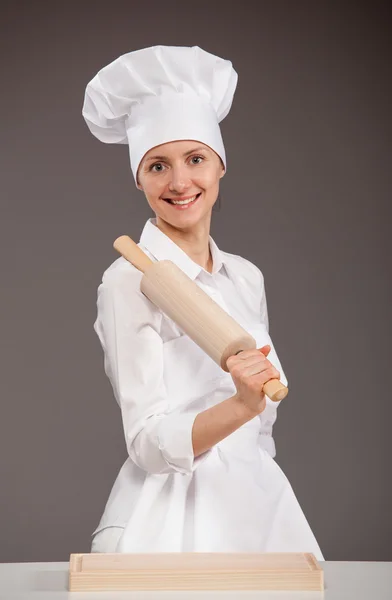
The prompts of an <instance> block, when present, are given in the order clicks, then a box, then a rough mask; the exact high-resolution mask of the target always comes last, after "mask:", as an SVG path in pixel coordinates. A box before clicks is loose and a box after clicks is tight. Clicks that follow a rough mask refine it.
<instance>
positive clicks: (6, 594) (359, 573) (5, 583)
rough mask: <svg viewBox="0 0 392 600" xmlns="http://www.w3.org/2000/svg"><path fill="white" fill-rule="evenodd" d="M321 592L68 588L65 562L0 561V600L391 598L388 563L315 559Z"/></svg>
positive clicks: (391, 566) (391, 573)
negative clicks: (320, 575) (319, 569)
mask: <svg viewBox="0 0 392 600" xmlns="http://www.w3.org/2000/svg"><path fill="white" fill-rule="evenodd" d="M319 562H320V566H321V567H322V569H323V571H324V584H325V590H324V592H275V591H274V592H267V591H260V592H257V591H249V592H245V591H238V590H235V591H230V592H226V591H219V592H216V591H215V592H212V591H211V592H200V591H197V592H196V591H195V592H183V591H177V592H172V591H165V592H68V591H67V586H68V568H69V563H68V562H53V563H3V564H0V599H1V600H66V599H68V600H125V598H126V599H127V600H136V599H137V600H226V599H229V598H230V599H231V600H233V599H234V598H235V599H237V598H238V599H240V600H255V599H256V598H259V599H260V600H324V599H325V600H343V599H344V600H392V562H343V561H325V562H324V561H319Z"/></svg>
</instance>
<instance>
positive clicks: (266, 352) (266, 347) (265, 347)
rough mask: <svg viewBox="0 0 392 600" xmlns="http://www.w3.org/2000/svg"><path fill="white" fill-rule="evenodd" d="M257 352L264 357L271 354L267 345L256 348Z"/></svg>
mask: <svg viewBox="0 0 392 600" xmlns="http://www.w3.org/2000/svg"><path fill="white" fill-rule="evenodd" d="M257 350H259V351H260V352H261V353H262V354H264V356H268V354H269V353H270V352H271V346H270V345H269V344H267V345H266V346H262V348H257Z"/></svg>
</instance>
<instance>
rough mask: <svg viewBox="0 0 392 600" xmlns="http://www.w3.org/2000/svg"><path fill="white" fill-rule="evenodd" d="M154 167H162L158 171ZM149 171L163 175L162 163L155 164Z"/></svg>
mask: <svg viewBox="0 0 392 600" xmlns="http://www.w3.org/2000/svg"><path fill="white" fill-rule="evenodd" d="M154 167H161V168H160V169H157V170H156V169H155V168H154ZM149 171H154V173H161V172H162V171H163V164H162V163H154V164H153V165H151V167H150V168H149Z"/></svg>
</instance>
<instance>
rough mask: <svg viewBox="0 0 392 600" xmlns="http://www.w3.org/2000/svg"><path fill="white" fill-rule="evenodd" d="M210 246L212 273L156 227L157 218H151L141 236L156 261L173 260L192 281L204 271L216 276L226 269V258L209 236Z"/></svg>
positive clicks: (143, 243)
mask: <svg viewBox="0 0 392 600" xmlns="http://www.w3.org/2000/svg"><path fill="white" fill-rule="evenodd" d="M208 239H209V245H210V250H211V255H212V261H213V266H212V273H209V272H208V271H206V270H205V269H204V268H203V267H201V266H200V265H198V264H197V263H195V262H194V261H193V260H192V259H191V258H190V257H189V256H188V255H187V253H186V252H184V250H182V248H180V246H177V244H176V243H175V242H173V240H171V239H170V238H169V237H168V236H167V235H166V234H165V233H163V231H161V230H160V229H159V228H158V227H157V225H156V217H151V218H149V219H148V220H147V222H146V224H145V225H144V228H143V231H142V234H141V236H140V244H141V245H142V246H144V247H145V248H146V249H147V250H148V251H149V252H150V253H151V254H152V255H153V257H154V258H156V260H171V261H172V262H173V263H174V264H176V265H177V267H179V268H180V269H181V271H183V272H184V273H185V274H186V275H188V277H189V278H190V279H192V280H194V279H196V277H197V276H198V275H199V274H200V272H201V271H204V272H205V273H207V274H208V275H214V274H215V273H217V272H218V271H220V270H221V269H222V267H223V269H224V268H225V263H226V258H225V256H224V255H223V253H222V252H221V250H219V248H218V246H217V245H216V243H215V242H214V240H213V239H212V237H211V236H210V235H209V236H208Z"/></svg>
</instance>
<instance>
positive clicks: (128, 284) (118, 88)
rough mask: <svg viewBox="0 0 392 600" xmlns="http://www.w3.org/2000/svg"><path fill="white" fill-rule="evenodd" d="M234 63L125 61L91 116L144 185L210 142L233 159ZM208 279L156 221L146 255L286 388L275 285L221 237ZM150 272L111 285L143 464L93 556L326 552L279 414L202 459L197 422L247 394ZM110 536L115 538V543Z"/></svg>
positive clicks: (134, 55) (109, 363)
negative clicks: (273, 330)
mask: <svg viewBox="0 0 392 600" xmlns="http://www.w3.org/2000/svg"><path fill="white" fill-rule="evenodd" d="M237 79H238V77H237V73H236V72H235V70H234V69H233V66H232V64H231V62H230V61H228V60H224V59H222V58H219V57H217V56H214V55H212V54H210V53H208V52H205V51H204V50H202V49H201V48H199V47H197V46H195V47H192V48H188V47H176V46H153V47H151V48H145V49H142V50H138V51H135V52H130V53H128V54H125V55H123V56H121V57H119V58H118V59H116V60H115V61H113V62H112V63H110V64H109V65H107V66H106V67H104V68H103V69H101V70H100V71H99V72H98V74H97V75H96V76H95V77H94V78H93V79H92V80H91V81H90V83H89V84H88V85H87V88H86V93H85V100H84V105H83V116H84V118H85V120H86V123H87V125H88V127H89V129H90V131H91V132H92V133H93V134H94V135H95V136H96V137H97V138H98V139H100V140H101V141H103V142H106V143H124V144H128V145H129V154H130V162H131V168H132V172H133V175H134V179H135V182H136V179H137V170H138V167H139V164H140V162H141V160H142V158H143V156H144V154H145V153H146V152H147V151H148V150H150V149H151V148H153V147H155V146H157V145H160V144H163V143H166V142H169V141H175V140H195V141H196V140H197V141H200V142H202V143H204V144H206V145H208V146H210V147H211V148H212V149H213V150H214V151H215V152H216V153H217V154H218V156H220V158H221V159H222V162H223V165H224V167H225V168H226V155H225V148H224V145H223V140H222V136H221V132H220V128H219V122H220V121H222V119H224V118H225V116H226V115H227V114H228V112H229V110H230V107H231V103H232V100H233V95H234V91H235V88H236V85H237ZM209 244H210V250H211V255H212V259H213V271H212V273H208V272H207V271H206V270H204V269H203V268H202V267H201V266H199V265H198V264H196V263H195V262H194V261H192V260H191V258H189V256H188V255H187V254H186V253H185V252H184V251H183V250H182V249H181V248H180V247H179V246H177V245H176V244H175V243H174V242H173V241H172V240H171V239H170V238H169V237H168V236H166V235H165V234H164V233H163V232H162V231H161V230H160V229H159V228H158V227H157V226H156V220H155V218H151V219H149V220H148V221H147V223H146V224H145V227H144V229H143V232H142V235H141V238H140V242H139V245H140V247H141V248H142V249H143V250H144V251H145V252H146V253H147V254H148V255H149V256H150V257H151V258H152V259H155V260H163V259H169V260H171V261H173V262H174V263H175V264H176V265H177V266H178V267H179V268H180V269H181V270H182V271H184V273H186V274H187V275H188V276H189V277H190V278H191V279H192V280H193V281H194V282H195V283H196V284H197V285H199V286H200V287H201V288H202V289H204V291H205V292H206V293H207V294H209V295H210V296H211V297H212V298H213V299H214V300H215V301H216V302H217V303H218V304H220V305H221V306H222V308H223V309H224V310H226V311H227V312H228V313H229V314H230V315H231V316H232V317H234V318H235V319H236V320H237V321H238V322H239V323H240V325H242V327H244V329H246V330H247V331H249V333H250V334H251V335H253V337H254V338H255V339H256V342H257V347H259V348H260V347H262V346H263V345H265V344H267V343H268V344H270V345H271V348H272V350H271V352H270V354H269V355H268V359H269V360H270V361H271V362H272V363H273V364H274V365H275V366H276V367H277V369H278V370H279V372H280V374H281V380H282V382H283V383H285V384H286V385H287V379H286V376H285V374H284V372H283V370H282V367H281V365H280V362H279V359H278V357H277V355H276V352H275V349H274V346H273V344H272V341H271V338H270V337H269V333H268V316H267V304H266V298H265V289H264V281H263V276H262V273H261V271H260V269H259V268H258V267H256V266H255V265H254V264H252V263H251V262H250V261H248V260H247V259H245V258H242V257H240V256H236V255H233V254H230V253H228V252H223V251H220V250H219V249H218V247H217V245H216V244H215V243H214V241H213V239H212V237H211V236H210V237H209ZM141 277H142V273H141V272H140V271H138V270H137V269H136V268H135V267H134V266H133V265H131V264H130V263H129V262H127V261H126V260H125V259H124V258H122V257H121V258H119V259H117V260H116V261H115V262H114V263H113V264H112V265H111V266H110V267H109V268H108V269H107V270H106V271H105V273H104V275H103V279H102V283H101V285H100V286H99V288H98V301H97V307H98V314H97V319H96V322H95V325H94V327H95V331H96V332H97V334H98V336H99V339H100V341H101V344H102V347H103V350H104V359H105V371H106V373H107V375H108V377H109V379H110V381H111V383H112V387H113V392H114V396H115V398H116V400H117V402H118V404H119V407H120V409H121V414H122V421H123V427H124V434H125V441H126V447H127V451H128V455H129V457H128V458H127V460H126V462H125V463H124V465H123V467H122V468H121V470H120V472H119V474H118V477H117V479H116V481H115V483H114V486H113V489H112V491H111V494H110V497H109V499H108V502H107V504H106V508H105V510H104V513H103V515H102V519H101V521H100V523H99V526H98V528H97V529H96V531H95V532H94V534H95V535H96V537H95V538H94V543H93V547H92V550H93V551H100V552H109V551H117V552H159V551H164V552H186V551H188V552H189V551H196V552H262V551H279V552H290V551H293V552H294V551H295V552H313V553H314V554H315V556H316V558H318V559H319V560H323V556H322V554H321V551H320V548H319V546H318V544H317V541H316V539H315V537H314V535H313V533H312V530H311V528H310V527H309V524H308V522H307V520H306V518H305V516H304V514H303V512H302V510H301V507H300V505H299V503H298V501H297V499H296V497H295V494H294V492H293V490H292V488H291V485H290V483H289V481H288V480H287V478H286V477H285V475H284V473H283V472H282V470H281V469H280V468H279V466H278V465H277V463H276V462H275V461H274V456H275V447H274V442H273V438H272V426H273V423H274V421H275V419H276V409H277V406H278V404H277V403H272V402H271V401H269V400H268V401H267V406H266V409H265V410H264V411H263V413H262V414H261V415H259V416H257V417H256V418H254V419H252V420H251V421H249V422H248V423H246V424H245V425H243V426H242V427H240V428H239V429H238V430H237V431H235V432H234V433H232V434H231V435H230V436H228V437H227V438H225V439H224V440H222V441H221V442H219V443H218V444H216V445H215V446H214V447H213V448H211V449H210V450H208V451H207V452H205V453H204V454H202V455H201V456H199V457H197V458H194V456H193V449H192V426H193V422H194V420H195V418H196V415H197V414H198V413H199V412H201V411H203V410H205V409H207V408H209V407H211V406H213V405H215V404H217V403H219V402H221V401H223V400H225V399H226V398H229V397H230V396H233V395H234V394H235V393H236V388H235V385H234V383H233V380H232V378H231V375H230V373H226V372H225V371H223V370H222V369H221V368H220V367H219V366H218V365H217V364H215V363H214V361H213V360H212V359H211V358H210V357H209V356H208V355H207V354H206V353H205V352H203V351H202V350H201V349H200V348H199V347H198V346H197V345H196V344H195V343H194V342H193V341H192V340H191V339H190V338H189V337H188V336H187V335H186V334H185V333H184V332H183V331H181V330H180V328H179V327H178V326H177V325H176V324H175V323H174V322H173V321H172V320H170V319H169V318H168V317H167V316H165V315H164V314H163V313H162V311H161V310H160V309H158V308H157V307H156V306H155V305H154V304H153V303H152V302H151V301H150V300H148V298H146V296H144V294H143V293H142V292H141V291H140V281H141ZM106 534H107V535H106Z"/></svg>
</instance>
